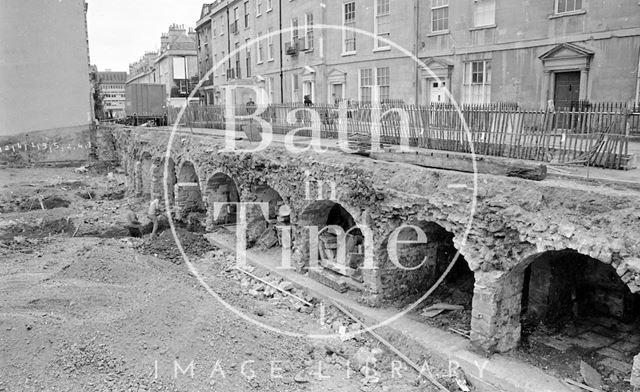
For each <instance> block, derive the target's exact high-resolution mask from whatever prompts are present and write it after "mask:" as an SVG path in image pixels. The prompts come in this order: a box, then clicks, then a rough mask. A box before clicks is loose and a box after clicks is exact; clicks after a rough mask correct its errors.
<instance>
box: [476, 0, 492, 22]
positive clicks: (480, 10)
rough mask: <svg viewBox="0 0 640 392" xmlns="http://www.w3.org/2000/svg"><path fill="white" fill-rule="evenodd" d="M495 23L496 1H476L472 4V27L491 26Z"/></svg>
mask: <svg viewBox="0 0 640 392" xmlns="http://www.w3.org/2000/svg"><path fill="white" fill-rule="evenodd" d="M495 23H496V0H476V1H475V3H473V25H474V26H475V27H482V26H491V25H494V24H495Z"/></svg>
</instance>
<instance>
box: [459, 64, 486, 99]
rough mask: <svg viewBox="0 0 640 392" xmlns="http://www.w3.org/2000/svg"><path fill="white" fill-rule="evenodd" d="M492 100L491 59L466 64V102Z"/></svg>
mask: <svg viewBox="0 0 640 392" xmlns="http://www.w3.org/2000/svg"><path fill="white" fill-rule="evenodd" d="M490 102H491V61H489V60H481V61H471V62H468V63H465V64H464V103H475V104H484V103H490Z"/></svg>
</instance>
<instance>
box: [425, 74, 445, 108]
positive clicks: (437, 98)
mask: <svg viewBox="0 0 640 392" xmlns="http://www.w3.org/2000/svg"><path fill="white" fill-rule="evenodd" d="M430 84H431V93H430V95H429V103H439V102H445V100H446V97H445V94H444V88H445V87H446V82H444V81H440V82H438V81H437V80H434V79H431V80H430Z"/></svg>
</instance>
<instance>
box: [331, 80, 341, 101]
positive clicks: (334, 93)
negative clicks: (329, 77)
mask: <svg viewBox="0 0 640 392" xmlns="http://www.w3.org/2000/svg"><path fill="white" fill-rule="evenodd" d="M331 98H332V99H333V103H334V104H337V103H338V102H340V101H342V83H334V84H332V85H331Z"/></svg>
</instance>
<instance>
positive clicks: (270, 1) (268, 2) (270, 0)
mask: <svg viewBox="0 0 640 392" xmlns="http://www.w3.org/2000/svg"><path fill="white" fill-rule="evenodd" d="M272 9H273V0H267V12H269V11H271V10H272Z"/></svg>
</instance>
